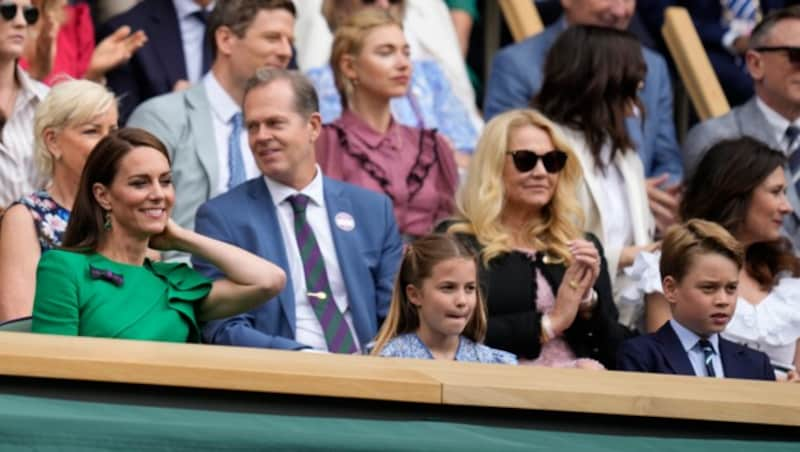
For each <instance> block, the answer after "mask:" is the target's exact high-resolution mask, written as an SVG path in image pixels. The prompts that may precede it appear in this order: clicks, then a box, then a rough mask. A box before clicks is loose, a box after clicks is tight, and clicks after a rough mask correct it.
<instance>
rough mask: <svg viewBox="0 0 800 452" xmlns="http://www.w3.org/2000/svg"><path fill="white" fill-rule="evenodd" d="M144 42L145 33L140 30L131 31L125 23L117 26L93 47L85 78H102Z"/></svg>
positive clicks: (145, 40)
mask: <svg viewBox="0 0 800 452" xmlns="http://www.w3.org/2000/svg"><path fill="white" fill-rule="evenodd" d="M146 42H147V35H145V33H144V32H143V31H141V30H139V31H137V32H134V33H132V32H131V27H129V26H127V25H123V26H121V27H119V28H117V30H116V31H115V32H114V33H112V34H111V35H109V36H108V37H107V38H105V39H103V40H102V41H100V43H99V44H97V46H96V47H95V48H94V52H93V53H92V60H91V61H90V62H89V69H88V70H87V71H86V78H87V79H89V80H95V81H99V80H102V79H103V76H104V75H105V73H106V72H108V71H110V70H111V69H114V68H115V67H117V66H119V65H120V64H123V63H125V62H127V61H128V60H129V59H130V58H131V56H133V53H134V52H136V51H137V50H139V48H141V47H142V46H143V45H144V44H145V43H146Z"/></svg>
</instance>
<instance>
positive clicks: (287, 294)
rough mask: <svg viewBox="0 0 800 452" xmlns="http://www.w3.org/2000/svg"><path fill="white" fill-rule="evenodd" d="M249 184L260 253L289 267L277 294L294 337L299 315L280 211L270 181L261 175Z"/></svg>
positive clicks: (250, 206) (248, 191)
mask: <svg viewBox="0 0 800 452" xmlns="http://www.w3.org/2000/svg"><path fill="white" fill-rule="evenodd" d="M246 183H247V184H248V187H247V193H248V195H249V196H250V197H251V198H253V202H251V203H248V206H249V207H248V209H250V211H251V212H252V215H253V217H254V219H255V221H254V222H253V224H256V225H259V226H260V228H261V230H262V231H263V236H262V237H266V238H261V239H259V240H258V242H257V243H258V254H259V255H260V256H261V257H264V258H266V259H267V260H269V261H270V262H272V263H274V264H275V265H277V266H278V267H280V268H282V269H284V270H286V277H287V281H286V286H285V287H284V288H283V290H282V291H281V292H280V293H279V294H278V302H279V303H280V304H281V309H282V310H283V313H284V315H285V316H286V320H287V322H288V323H289V327H290V328H291V330H292V337H295V335H296V328H297V318H296V315H295V314H296V312H295V304H294V296H295V295H294V288H293V287H294V286H293V285H292V275H291V272H289V271H288V269H289V258H288V257H287V256H286V246H285V244H284V243H283V234H281V227H280V224H279V223H278V213H277V212H276V210H275V205H274V204H273V202H272V195H270V193H269V190H268V189H267V184H266V183H264V180H263V179H262V178H261V177H259V178H256V179H251V180H250V181H248V182H246Z"/></svg>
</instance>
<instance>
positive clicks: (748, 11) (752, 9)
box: [725, 0, 761, 23]
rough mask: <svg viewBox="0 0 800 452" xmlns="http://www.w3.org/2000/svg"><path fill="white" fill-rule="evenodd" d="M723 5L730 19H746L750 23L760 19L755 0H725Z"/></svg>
mask: <svg viewBox="0 0 800 452" xmlns="http://www.w3.org/2000/svg"><path fill="white" fill-rule="evenodd" d="M725 6H726V7H727V8H728V11H729V12H730V15H731V18H732V19H739V20H746V21H748V22H751V23H756V22H758V21H759V20H761V18H760V17H759V11H758V2H757V1H756V0H725Z"/></svg>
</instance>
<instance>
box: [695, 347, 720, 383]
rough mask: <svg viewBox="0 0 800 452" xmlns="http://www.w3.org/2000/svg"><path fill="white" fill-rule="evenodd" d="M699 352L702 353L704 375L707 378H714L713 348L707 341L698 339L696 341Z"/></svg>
mask: <svg viewBox="0 0 800 452" xmlns="http://www.w3.org/2000/svg"><path fill="white" fill-rule="evenodd" d="M697 345H698V346H699V347H700V350H702V351H703V363H704V364H705V365H706V375H707V376H709V377H716V376H717V374H716V372H714V347H713V346H712V345H711V342H709V341H708V339H700V340H699V341H697Z"/></svg>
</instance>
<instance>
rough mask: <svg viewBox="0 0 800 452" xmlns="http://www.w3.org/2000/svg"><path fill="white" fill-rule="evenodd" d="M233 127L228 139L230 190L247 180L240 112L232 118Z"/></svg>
mask: <svg viewBox="0 0 800 452" xmlns="http://www.w3.org/2000/svg"><path fill="white" fill-rule="evenodd" d="M231 125H233V128H232V131H231V135H230V137H228V171H229V175H228V190H230V189H231V188H233V187H235V186H237V185H239V184H241V183H242V182H244V181H245V179H247V176H246V175H245V172H244V160H242V146H241V141H242V113H241V112H238V113H236V114H235V115H233V117H232V118H231Z"/></svg>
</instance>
